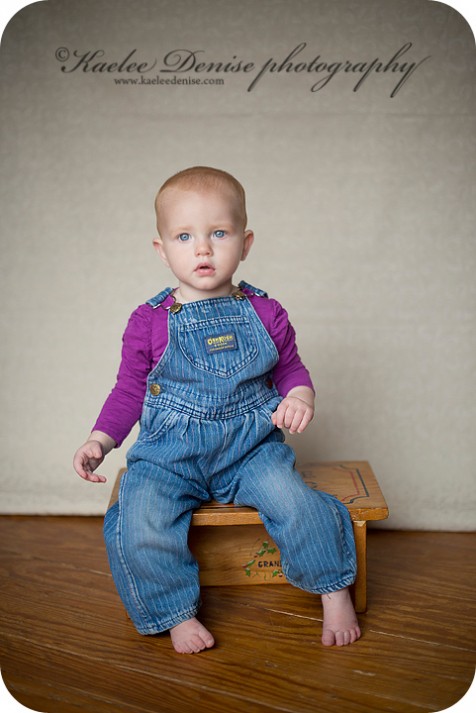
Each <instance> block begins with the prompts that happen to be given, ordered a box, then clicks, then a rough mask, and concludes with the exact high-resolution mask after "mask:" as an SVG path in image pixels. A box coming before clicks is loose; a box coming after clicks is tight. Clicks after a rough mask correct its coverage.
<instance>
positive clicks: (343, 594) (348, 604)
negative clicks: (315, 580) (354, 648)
mask: <svg viewBox="0 0 476 713" xmlns="http://www.w3.org/2000/svg"><path fill="white" fill-rule="evenodd" d="M321 596H322V607H323V610H324V622H323V624H322V643H323V644H324V646H334V645H335V646H346V645H347V644H353V643H354V641H357V639H358V638H359V637H360V628H359V623H358V621H357V617H356V615H355V611H354V605H353V604H352V599H351V598H350V592H349V588H348V587H346V588H345V589H340V590H339V591H338V592H332V593H331V594H322V595H321Z"/></svg>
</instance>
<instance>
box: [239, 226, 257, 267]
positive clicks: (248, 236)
mask: <svg viewBox="0 0 476 713" xmlns="http://www.w3.org/2000/svg"><path fill="white" fill-rule="evenodd" d="M254 239H255V234H254V233H253V231H252V230H245V239H244V241H243V252H242V253H241V259H242V260H246V258H247V257H248V253H249V252H250V250H251V246H252V245H253V241H254Z"/></svg>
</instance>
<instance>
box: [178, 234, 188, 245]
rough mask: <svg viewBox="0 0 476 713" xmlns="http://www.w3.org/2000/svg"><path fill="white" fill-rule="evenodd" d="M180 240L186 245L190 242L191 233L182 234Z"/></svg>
mask: <svg viewBox="0 0 476 713" xmlns="http://www.w3.org/2000/svg"><path fill="white" fill-rule="evenodd" d="M178 239H179V240H180V242H181V243H186V242H187V240H190V233H180V235H179V236H178Z"/></svg>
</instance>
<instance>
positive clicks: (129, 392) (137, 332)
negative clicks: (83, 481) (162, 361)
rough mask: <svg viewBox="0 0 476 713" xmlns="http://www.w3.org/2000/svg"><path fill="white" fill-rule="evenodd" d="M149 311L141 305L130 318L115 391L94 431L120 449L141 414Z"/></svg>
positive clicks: (148, 349)
mask: <svg viewBox="0 0 476 713" xmlns="http://www.w3.org/2000/svg"><path fill="white" fill-rule="evenodd" d="M152 311H153V310H152V309H151V307H149V305H142V306H141V307H138V309H136V310H135V312H133V313H132V315H131V317H130V318H129V322H128V324H127V327H126V330H125V332H124V336H123V338H122V358H121V364H120V366H119V372H118V374H117V380H116V384H115V386H114V388H113V389H112V391H111V393H110V394H109V396H108V398H107V399H106V402H105V403H104V406H103V407H102V410H101V413H100V414H99V417H98V420H97V421H96V424H95V426H94V429H93V430H98V431H102V432H103V433H107V435H108V436H110V437H111V438H113V439H114V440H115V441H116V447H119V446H120V445H121V444H122V442H123V441H124V439H125V438H126V437H127V436H128V435H129V433H130V431H131V430H132V428H133V426H134V425H135V424H136V423H137V421H138V420H139V418H140V415H141V412H142V404H143V402H144V396H145V391H146V387H147V376H148V374H149V372H150V371H151V369H152V367H153V364H152V346H151V319H152Z"/></svg>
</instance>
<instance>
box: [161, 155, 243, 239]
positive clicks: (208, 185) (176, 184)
mask: <svg viewBox="0 0 476 713" xmlns="http://www.w3.org/2000/svg"><path fill="white" fill-rule="evenodd" d="M223 186H226V187H227V188H229V189H230V190H231V192H232V193H233V194H234V196H235V199H236V209H237V217H238V219H239V220H240V222H242V223H243V228H245V227H246V223H247V215H246V196H245V191H244V188H243V186H242V185H241V183H240V182H239V181H237V179H236V178H235V177H234V176H232V175H231V173H227V172H226V171H222V170H221V169H219V168H211V167H210V166H192V167H191V168H186V169H184V170H183V171H179V173H175V174H174V175H173V176H171V177H170V178H168V179H167V180H166V181H165V183H163V184H162V186H161V187H160V189H159V192H158V193H157V196H156V198H155V212H156V214H157V224H158V223H159V217H160V204H161V200H160V199H161V197H162V194H163V193H164V192H165V191H166V190H167V189H169V188H178V189H180V190H182V191H207V190H217V189H218V188H223Z"/></svg>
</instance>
